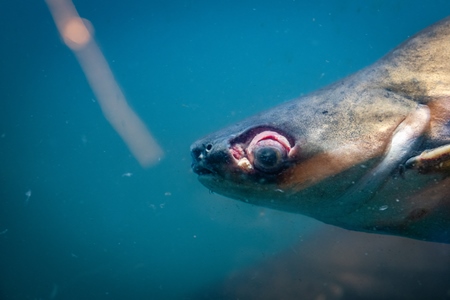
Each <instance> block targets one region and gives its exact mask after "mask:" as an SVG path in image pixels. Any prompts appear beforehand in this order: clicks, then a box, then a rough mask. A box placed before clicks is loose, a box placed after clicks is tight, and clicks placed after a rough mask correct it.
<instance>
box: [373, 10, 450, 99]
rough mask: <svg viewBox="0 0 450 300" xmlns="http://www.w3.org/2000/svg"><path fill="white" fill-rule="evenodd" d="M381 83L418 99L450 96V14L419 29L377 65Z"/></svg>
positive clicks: (408, 96)
mask: <svg viewBox="0 0 450 300" xmlns="http://www.w3.org/2000/svg"><path fill="white" fill-rule="evenodd" d="M375 67H376V68H378V70H379V71H380V72H381V74H380V75H381V77H382V78H379V79H378V80H380V81H381V82H380V81H378V83H380V84H381V86H383V87H385V88H386V89H388V90H391V91H393V92H396V93H398V94H401V95H404V96H405V97H407V98H409V99H412V100H414V101H416V102H418V103H423V104H425V103H428V102H429V101H431V100H434V99H442V98H449V97H450V17H447V18H445V19H443V20H441V21H439V22H437V23H436V24H434V25H432V26H430V27H428V28H426V29H424V30H422V31H420V32H418V33H417V34H416V35H414V36H412V37H411V38H410V39H408V40H406V41H405V42H404V43H402V44H400V45H399V46H398V47H396V48H395V49H394V50H392V51H391V52H390V53H389V54H387V55H386V56H385V57H383V58H382V59H381V60H380V61H379V62H378V63H377V64H376V66H375Z"/></svg>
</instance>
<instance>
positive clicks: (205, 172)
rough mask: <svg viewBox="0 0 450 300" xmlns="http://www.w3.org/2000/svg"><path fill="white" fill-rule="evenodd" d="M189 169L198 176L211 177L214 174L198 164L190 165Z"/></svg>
mask: <svg viewBox="0 0 450 300" xmlns="http://www.w3.org/2000/svg"><path fill="white" fill-rule="evenodd" d="M191 168H192V171H194V173H195V174H197V175H199V176H203V175H213V174H214V173H215V172H214V171H212V170H211V169H208V168H206V167H205V166H203V165H200V164H199V163H192V165H191Z"/></svg>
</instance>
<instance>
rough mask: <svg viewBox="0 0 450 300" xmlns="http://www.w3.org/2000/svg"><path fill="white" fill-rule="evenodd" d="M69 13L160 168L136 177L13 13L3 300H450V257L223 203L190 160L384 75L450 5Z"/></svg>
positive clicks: (55, 48) (5, 121)
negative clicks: (330, 88) (223, 140)
mask: <svg viewBox="0 0 450 300" xmlns="http://www.w3.org/2000/svg"><path fill="white" fill-rule="evenodd" d="M74 4H75V5H76V7H77V9H78V12H79V13H80V15H81V16H82V17H84V18H86V19H88V20H90V21H91V22H92V24H93V26H94V28H95V38H96V40H97V42H98V44H99V46H100V48H101V50H102V51H103V54H104V55H105V57H106V60H107V61H108V63H109V65H110V67H111V69H112V71H113V72H114V75H115V78H116V79H117V81H118V82H119V84H120V86H121V88H122V89H123V91H124V93H125V95H126V97H127V100H128V102H129V104H130V105H131V106H132V107H133V109H134V110H135V112H136V113H137V114H138V115H139V116H140V117H141V119H142V120H143V121H144V122H145V124H146V125H147V127H148V128H149V129H150V131H151V132H152V134H153V136H154V137H155V138H156V140H157V141H158V143H159V144H160V146H161V147H162V149H163V150H164V153H165V155H164V157H163V158H162V159H161V161H160V162H159V163H158V164H156V165H155V166H153V167H150V168H147V169H143V168H141V166H140V165H139V164H138V162H137V161H136V160H135V158H134V157H133V156H132V155H131V154H130V151H129V150H128V148H127V147H126V145H125V144H124V142H123V141H122V140H121V138H120V137H119V136H118V134H117V133H116V132H115V131H114V129H113V128H112V127H111V125H110V124H109V123H108V122H107V120H106V119H105V117H104V116H103V114H102V111H101V109H100V107H99V105H98V103H97V101H96V98H95V96H94V94H93V92H92V90H91V88H90V86H89V85H88V83H87V81H86V78H85V75H84V74H83V72H82V70H81V68H80V66H79V64H78V62H77V60H76V59H75V56H74V55H73V53H72V52H71V51H70V50H69V48H68V47H67V46H65V45H64V44H63V43H62V42H61V38H60V37H59V35H58V32H57V30H56V27H55V24H54V22H53V20H52V17H51V15H50V13H49V11H48V8H47V6H46V4H45V2H44V1H24V0H16V1H2V2H1V3H0V39H1V47H0V299H2V300H9V299H354V298H363V299H380V298H390V299H392V298H401V299H406V298H407V299H424V298H429V299H431V298H433V299H449V298H450V279H449V278H450V245H444V244H438V243H425V242H420V241H415V240H410V239H406V238H400V237H390V236H380V235H374V234H363V233H355V232H349V231H346V230H342V229H339V228H336V227H333V226H327V225H324V224H322V223H320V222H318V221H315V220H312V219H310V218H308V217H305V216H301V215H295V214H289V213H283V212H278V211H272V210H269V209H264V208H260V207H255V206H251V205H247V204H245V203H241V202H238V201H234V200H231V199H227V198H224V197H221V196H219V195H215V194H212V193H210V192H209V191H208V190H207V189H206V188H204V187H203V186H202V185H201V184H200V183H199V182H198V181H197V179H196V176H195V174H194V173H193V172H192V171H191V169H190V163H191V158H190V153H189V147H190V144H191V143H192V142H193V141H195V140H196V139H197V138H199V137H201V136H203V135H206V134H208V133H210V132H212V131H214V130H217V129H220V128H222V127H223V126H226V125H228V124H232V123H234V122H237V121H239V120H241V119H243V118H245V117H247V116H250V115H252V114H254V113H256V112H259V111H261V110H264V109H267V108H270V107H271V106H274V105H276V104H278V103H280V102H283V101H286V100H290V99H292V98H295V97H298V96H300V95H303V94H305V93H308V92H310V91H312V90H315V89H317V88H319V87H322V86H324V85H326V84H328V83H331V82H333V81H335V80H337V79H339V78H342V77H344V76H346V75H348V74H350V73H352V72H355V71H357V70H358V69H360V68H362V67H364V66H367V65H368V64H370V63H372V62H374V61H375V60H377V59H378V58H380V57H381V56H382V55H384V54H385V53H386V52H388V51H389V50H390V49H392V48H393V47H395V46H396V45H398V44H399V43H401V42H402V41H404V40H405V39H407V38H408V37H409V36H411V35H412V34H414V33H416V32H417V31H419V30H421V29H423V28H425V27H426V26H428V25H431V24H432V23H434V22H436V21H438V20H440V19H441V18H443V17H445V16H447V15H450V1H447V0H429V1H423V0H394V1H388V0H386V1H383V0H366V1H363V0H360V1H356V0H340V1H337V0H336V1H331V0H329V1H320V0H318V1H300V0H297V1H295V0H289V1H288V0H280V1H267V0H266V1H204V0H202V1H186V0H183V1H182V0H176V1H162V0H161V1H159V0H158V1H155V0H152V1H142V0H128V1H106V0H89V1H88V0H80V1H74Z"/></svg>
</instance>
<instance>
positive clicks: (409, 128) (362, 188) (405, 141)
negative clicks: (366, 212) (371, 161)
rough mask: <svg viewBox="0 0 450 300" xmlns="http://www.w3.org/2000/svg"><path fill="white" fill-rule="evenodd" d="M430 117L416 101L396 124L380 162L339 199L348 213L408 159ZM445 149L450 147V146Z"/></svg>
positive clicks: (427, 111)
mask: <svg viewBox="0 0 450 300" xmlns="http://www.w3.org/2000/svg"><path fill="white" fill-rule="evenodd" d="M429 121H430V110H429V108H428V107H427V106H425V105H418V107H417V109H416V110H415V111H413V112H412V113H411V114H410V115H408V116H407V118H406V119H405V120H403V122H402V123H400V124H399V126H398V127H397V129H396V130H395V132H394V133H393V135H392V139H391V142H390V144H389V146H388V147H387V150H386V152H385V154H384V156H383V159H382V160H381V162H380V163H379V164H378V165H377V166H375V167H374V168H373V169H372V170H371V171H370V172H369V173H367V174H366V175H365V176H364V177H363V178H362V179H361V180H360V181H358V182H357V183H355V185H354V186H353V187H352V188H351V189H349V191H348V192H347V193H345V195H344V196H342V198H341V200H340V201H339V204H340V205H343V206H345V207H347V208H348V209H347V212H348V213H350V212H353V211H355V210H357V209H358V208H359V207H361V206H362V205H364V204H365V203H366V202H367V201H369V200H370V199H371V198H372V197H373V196H374V195H375V193H376V191H377V190H378V189H379V188H380V187H381V186H382V185H383V183H384V182H386V180H387V178H388V177H389V176H390V174H391V173H392V172H393V171H394V170H395V169H396V168H398V167H399V166H401V165H402V164H403V163H404V162H405V161H406V160H407V159H408V156H410V155H411V151H413V150H414V149H415V148H416V145H417V144H418V143H419V142H420V138H421V136H422V134H423V133H424V131H425V130H426V128H427V127H428V125H429ZM447 151H450V148H448V149H447ZM447 154H449V153H447ZM448 159H450V157H449V158H448Z"/></svg>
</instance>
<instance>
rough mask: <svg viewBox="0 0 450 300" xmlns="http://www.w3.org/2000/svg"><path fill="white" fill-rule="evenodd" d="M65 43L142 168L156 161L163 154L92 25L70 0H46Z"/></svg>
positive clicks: (110, 121)
mask: <svg viewBox="0 0 450 300" xmlns="http://www.w3.org/2000/svg"><path fill="white" fill-rule="evenodd" d="M46 3H47V5H48V7H49V9H50V12H51V14H52V16H53V19H54V20H55V23H56V27H57V28H58V31H59V33H60V34H61V37H62V39H63V41H64V43H65V44H66V45H67V46H68V47H69V48H70V49H71V50H72V51H73V52H74V53H75V56H76V57H77V59H78V62H79V63H80V65H81V68H82V69H83V72H84V74H85V75H86V78H87V80H88V82H89V84H90V86H91V88H92V90H93V92H94V94H95V96H96V98H97V100H98V102H99V104H100V107H101V109H102V111H103V114H104V116H105V118H106V119H107V120H108V121H109V123H110V124H111V125H112V126H113V128H114V129H115V130H116V131H117V133H118V134H119V135H120V137H121V138H122V139H123V141H124V142H125V144H126V145H127V146H128V148H129V149H130V151H131V153H132V154H133V155H134V157H135V158H136V159H137V160H138V162H139V164H140V165H141V166H142V167H144V168H145V167H149V166H151V165H153V164H155V163H157V162H158V161H159V160H161V158H162V157H163V155H164V153H163V150H162V149H161V147H160V146H159V145H158V143H157V142H156V141H155V139H154V138H153V137H152V135H151V134H150V132H149V131H148V129H147V128H146V126H145V124H144V123H143V122H142V121H141V120H140V118H139V117H138V116H137V114H136V113H135V112H134V111H133V110H132V109H131V107H130V106H129V105H128V103H127V100H126V99H125V96H124V94H123V92H122V91H121V89H120V87H119V86H118V84H117V82H116V80H115V79H114V75H113V74H112V72H111V69H110V68H109V65H108V63H107V61H106V60H105V57H104V56H103V54H102V52H101V50H100V49H99V47H98V45H97V43H96V42H95V40H94V37H93V32H94V30H93V26H92V25H91V23H90V22H89V21H88V20H85V19H82V18H80V16H79V15H78V12H77V10H76V8H75V6H74V5H73V3H72V1H70V0H46Z"/></svg>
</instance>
